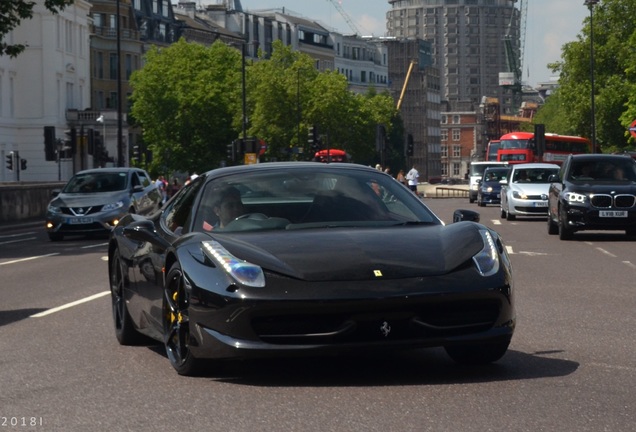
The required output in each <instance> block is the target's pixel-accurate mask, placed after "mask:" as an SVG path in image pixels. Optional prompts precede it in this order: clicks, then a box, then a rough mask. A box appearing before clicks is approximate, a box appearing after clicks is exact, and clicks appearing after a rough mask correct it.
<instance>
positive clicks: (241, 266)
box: [201, 240, 265, 288]
mask: <svg viewBox="0 0 636 432" xmlns="http://www.w3.org/2000/svg"><path fill="white" fill-rule="evenodd" d="M201 246H202V247H203V253H204V254H205V255H206V256H207V257H208V258H210V259H211V260H212V261H213V262H215V263H216V264H217V265H218V266H219V267H221V268H222V269H224V270H225V272H226V273H227V274H228V275H230V276H231V277H232V278H233V279H234V280H236V282H238V283H239V284H241V285H245V286H250V287H256V288H262V287H264V286H265V274H264V273H263V269H262V268H260V267H259V266H257V265H255V264H252V263H249V262H247V261H243V260H240V259H238V258H237V257H235V256H234V255H232V254H231V253H230V252H228V251H227V249H225V248H224V247H223V246H222V245H221V244H220V243H219V242H217V241H214V240H209V241H204V242H201Z"/></svg>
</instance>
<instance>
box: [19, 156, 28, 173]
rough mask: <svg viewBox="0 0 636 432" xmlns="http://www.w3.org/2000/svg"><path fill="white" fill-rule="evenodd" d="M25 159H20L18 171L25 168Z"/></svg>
mask: <svg viewBox="0 0 636 432" xmlns="http://www.w3.org/2000/svg"><path fill="white" fill-rule="evenodd" d="M26 164H27V160H26V159H20V171H24V170H25V169H26Z"/></svg>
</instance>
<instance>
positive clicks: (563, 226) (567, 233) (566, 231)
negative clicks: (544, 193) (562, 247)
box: [558, 208, 574, 240]
mask: <svg viewBox="0 0 636 432" xmlns="http://www.w3.org/2000/svg"><path fill="white" fill-rule="evenodd" d="M567 223H568V218H567V215H566V214H565V212H564V211H563V210H562V209H560V208H559V218H558V227H559V239H561V240H571V239H572V234H574V231H573V230H572V229H571V228H568V226H567Z"/></svg>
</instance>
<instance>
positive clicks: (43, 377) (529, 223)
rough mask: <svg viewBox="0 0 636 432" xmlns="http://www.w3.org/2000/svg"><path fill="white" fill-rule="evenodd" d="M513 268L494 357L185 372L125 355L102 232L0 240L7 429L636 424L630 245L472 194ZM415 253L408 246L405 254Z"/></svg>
mask: <svg viewBox="0 0 636 432" xmlns="http://www.w3.org/2000/svg"><path fill="white" fill-rule="evenodd" d="M425 202H426V203H427V204H429V205H430V206H431V208H433V209H434V210H435V211H436V212H437V213H438V214H439V215H440V216H441V217H442V219H444V220H445V221H447V222H450V221H451V219H452V212H453V210H454V209H456V208H469V209H474V210H479V211H480V212H481V215H482V222H483V223H484V224H486V225H488V226H492V227H494V228H495V229H497V231H499V232H500V233H501V234H502V236H503V238H504V240H505V241H506V244H507V246H508V250H509V253H510V256H511V260H512V263H513V267H514V270H515V293H516V301H517V311H518V328H517V332H516V334H515V336H514V338H513V341H512V344H511V347H510V351H509V352H508V353H507V354H506V356H504V358H503V359H502V360H501V361H499V362H498V363H496V364H493V365H488V366H484V367H477V368H468V367H460V366H457V365H456V364H454V363H453V362H452V361H451V360H450V359H448V357H446V355H445V353H444V352H443V350H441V349H432V350H419V351H414V352H408V353H400V354H395V355H386V356H378V357H332V358H320V359H303V360H298V359H295V360H294V359H279V360H267V361H250V362H247V361H246V362H235V363H231V364H227V365H225V366H224V367H222V368H219V369H216V370H211V371H210V373H209V374H207V375H206V376H203V377H198V378H186V377H181V376H178V375H177V374H176V373H175V372H174V371H173V369H172V368H171V366H170V364H169V362H168V360H167V359H166V357H165V354H164V352H163V348H162V347H161V346H157V345H154V344H149V345H146V346H140V347H122V346H119V345H118V343H117V341H116V339H115V337H114V334H113V329H112V318H111V311H110V298H109V296H108V280H107V262H106V259H105V255H106V239H103V238H102V239H85V238H75V239H74V238H69V239H68V240H65V241H63V242H57V243H52V242H49V241H48V239H47V238H46V235H45V233H44V232H43V229H41V227H39V226H38V227H32V226H25V227H24V228H20V227H13V228H11V229H7V228H4V229H2V230H1V231H0V365H1V366H2V367H1V368H0V389H1V390H0V431H2V430H38V431H163V430H180V431H203V430H206V431H303V432H305V431H383V432H384V431H478V432H484V431H504V430H507V431H533V432H535V431H591V432H592V431H593V432H597V431H633V430H636V398H635V397H634V383H636V361H635V360H634V359H635V358H636V318H635V317H636V314H635V313H634V310H636V296H635V292H636V284H635V283H634V280H635V276H636V253H634V251H635V250H636V247H635V243H636V242H634V241H628V240H627V239H626V238H625V237H624V236H623V235H622V234H619V233H588V234H580V235H577V236H576V237H575V240H573V241H568V242H563V241H560V240H559V239H558V238H557V237H555V236H548V234H547V230H546V223H545V219H536V220H524V219H521V218H519V219H518V220H516V221H514V222H509V221H506V220H502V219H500V218H499V211H498V208H496V207H487V208H478V207H477V206H476V205H475V204H469V203H468V199H460V198H451V199H437V200H433V199H426V200H425ZM412 246H413V245H405V247H412Z"/></svg>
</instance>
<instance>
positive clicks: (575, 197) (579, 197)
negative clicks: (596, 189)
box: [564, 192, 587, 204]
mask: <svg viewBox="0 0 636 432" xmlns="http://www.w3.org/2000/svg"><path fill="white" fill-rule="evenodd" d="M564 196H565V200H566V201H567V202H569V203H580V204H582V203H584V202H585V200H586V199H587V196H586V195H583V194H580V193H576V192H566V193H565V194H564Z"/></svg>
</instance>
